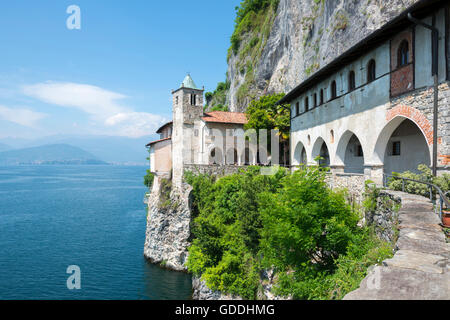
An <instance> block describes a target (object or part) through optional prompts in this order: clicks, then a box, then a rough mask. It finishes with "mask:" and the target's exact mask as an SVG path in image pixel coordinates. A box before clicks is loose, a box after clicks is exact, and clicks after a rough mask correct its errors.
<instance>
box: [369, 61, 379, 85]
mask: <svg viewBox="0 0 450 320" xmlns="http://www.w3.org/2000/svg"><path fill="white" fill-rule="evenodd" d="M376 77H377V73H376V64H375V60H373V59H372V60H370V61H369V63H368V64H367V82H372V81H374V80H375V78H376Z"/></svg>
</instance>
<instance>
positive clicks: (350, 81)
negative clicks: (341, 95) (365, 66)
mask: <svg viewBox="0 0 450 320" xmlns="http://www.w3.org/2000/svg"><path fill="white" fill-rule="evenodd" d="M355 88H356V78H355V71H353V70H352V71H350V72H349V74H348V91H353V90H355Z"/></svg>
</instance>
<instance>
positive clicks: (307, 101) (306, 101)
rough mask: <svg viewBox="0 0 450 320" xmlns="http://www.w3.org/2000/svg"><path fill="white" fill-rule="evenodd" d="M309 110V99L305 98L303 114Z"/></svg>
mask: <svg viewBox="0 0 450 320" xmlns="http://www.w3.org/2000/svg"><path fill="white" fill-rule="evenodd" d="M308 110H309V98H308V97H306V98H305V112H307V111H308Z"/></svg>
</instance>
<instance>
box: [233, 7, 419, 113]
mask: <svg viewBox="0 0 450 320" xmlns="http://www.w3.org/2000/svg"><path fill="white" fill-rule="evenodd" d="M247 2H257V1H247ZM415 2H417V0H302V1H298V0H279V1H272V5H270V6H267V7H265V8H262V9H260V11H259V12H257V13H255V12H254V11H252V10H250V11H249V12H248V13H246V15H245V16H244V17H243V18H242V19H241V20H240V21H239V20H237V24H236V30H235V32H234V34H233V37H232V39H231V40H232V41H231V42H232V47H231V48H230V51H229V54H228V71H227V83H228V84H229V89H228V93H227V105H228V106H229V108H230V111H244V110H245V109H246V107H247V105H248V103H249V101H251V99H253V98H255V97H258V96H260V95H262V94H265V93H272V92H288V91H290V90H291V89H293V88H294V87H295V86H296V85H298V84H299V83H300V82H301V81H303V80H305V79H307V78H308V77H309V76H310V75H312V74H313V73H314V72H315V71H317V70H318V69H320V68H321V67H323V66H325V65H326V64H327V63H329V62H331V61H332V60H333V59H334V58H336V57H337V56H339V55H340V54H342V53H343V52H345V51H346V50H347V49H349V48H350V47H352V46H353V45H354V44H356V43H357V42H359V41H360V40H362V39H363V38H365V37H366V36H367V35H369V34H370V33H371V32H373V31H374V30H376V29H378V28H380V27H381V26H382V25H384V24H385V23H386V22H388V21H389V20H391V19H393V18H394V17H395V16H397V15H398V14H400V13H401V12H402V11H403V10H405V9H406V8H407V7H409V6H410V5H412V4H414V3H415Z"/></svg>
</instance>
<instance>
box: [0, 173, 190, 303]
mask: <svg viewBox="0 0 450 320" xmlns="http://www.w3.org/2000/svg"><path fill="white" fill-rule="evenodd" d="M145 170H146V167H125V166H123V167H122V166H18V167H0V299H52V300H53V299H64V300H67V299H101V300H104V299H120V300H130V299H189V298H190V296H191V277H190V276H189V275H186V274H183V273H178V272H172V271H167V270H163V269H161V268H159V267H157V266H154V265H152V264H150V263H149V262H147V261H146V260H145V258H144V257H143V246H144V241H145V227H146V210H145V205H144V204H143V202H142V200H143V197H144V194H145V192H146V188H145V187H144V186H143V183H142V181H143V176H144V175H145ZM70 265H77V266H79V267H80V269H81V290H69V289H67V285H66V281H67V278H68V277H69V276H70V275H69V274H67V273H66V270H67V267H68V266H70Z"/></svg>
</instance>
